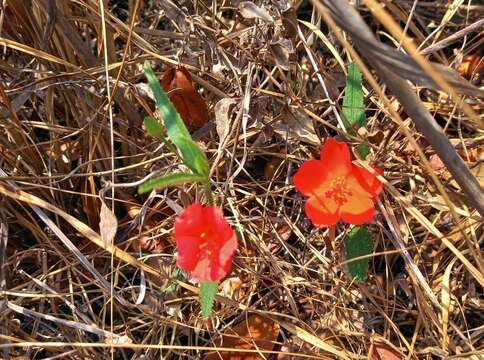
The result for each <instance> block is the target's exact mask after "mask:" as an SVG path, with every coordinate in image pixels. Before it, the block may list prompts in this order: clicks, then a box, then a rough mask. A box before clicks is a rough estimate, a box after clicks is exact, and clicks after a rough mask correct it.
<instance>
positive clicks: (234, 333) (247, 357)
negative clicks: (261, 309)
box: [205, 314, 280, 360]
mask: <svg viewBox="0 0 484 360" xmlns="http://www.w3.org/2000/svg"><path fill="white" fill-rule="evenodd" d="M279 330H280V325H279V323H277V322H275V321H273V320H271V319H268V318H265V317H262V316H260V315H257V314H254V315H250V316H249V317H248V318H247V320H243V321H241V322H240V323H238V324H237V325H235V326H234V327H233V328H231V329H229V330H227V332H226V335H223V337H222V345H221V347H226V348H233V349H234V350H235V349H254V350H255V349H257V348H258V349H259V350H261V351H263V350H267V351H271V350H273V349H274V345H275V341H276V340H277V337H278V336H279ZM266 358H267V356H265V357H263V356H261V355H260V354H259V353H257V352H254V353H240V352H239V353H238V352H237V351H231V352H218V351H217V352H212V353H209V354H207V355H206V356H205V360H220V359H224V360H255V359H257V360H258V359H266Z"/></svg>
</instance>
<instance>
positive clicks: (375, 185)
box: [351, 165, 383, 197]
mask: <svg viewBox="0 0 484 360" xmlns="http://www.w3.org/2000/svg"><path fill="white" fill-rule="evenodd" d="M372 167H373V169H374V170H375V173H376V174H377V175H383V170H382V169H380V168H378V167H376V166H372ZM351 173H352V175H353V176H354V177H355V178H356V179H357V180H358V182H359V184H360V185H361V187H363V188H364V189H365V190H366V191H367V192H368V193H370V194H371V195H372V196H373V197H376V196H378V195H379V194H380V193H381V191H382V190H383V184H382V182H381V181H380V180H378V178H377V177H376V176H375V175H374V174H372V173H371V172H369V171H368V170H366V169H365V168H362V167H359V166H356V165H353V169H352V171H351Z"/></svg>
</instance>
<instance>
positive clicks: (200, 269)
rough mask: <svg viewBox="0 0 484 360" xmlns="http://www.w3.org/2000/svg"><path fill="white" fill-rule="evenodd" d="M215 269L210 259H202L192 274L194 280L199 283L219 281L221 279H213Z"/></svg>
mask: <svg viewBox="0 0 484 360" xmlns="http://www.w3.org/2000/svg"><path fill="white" fill-rule="evenodd" d="M212 269H213V267H212V266H211V264H210V260H209V259H208V257H203V258H201V259H200V260H199V261H198V262H197V264H196V266H195V268H194V269H193V270H192V272H191V276H192V278H194V279H195V280H199V281H218V280H219V279H213V278H212V275H211V274H212Z"/></svg>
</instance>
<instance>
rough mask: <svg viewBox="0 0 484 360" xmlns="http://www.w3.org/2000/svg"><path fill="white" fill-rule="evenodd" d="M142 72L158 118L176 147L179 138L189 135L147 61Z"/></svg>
mask: <svg viewBox="0 0 484 360" xmlns="http://www.w3.org/2000/svg"><path fill="white" fill-rule="evenodd" d="M144 71H145V75H146V78H147V79H148V83H149V85H150V88H151V91H153V95H154V96H155V99H156V105H157V106H158V110H159V112H160V117H161V118H162V120H163V123H164V124H165V127H166V130H167V132H168V136H169V137H170V139H171V141H173V143H175V145H177V144H176V143H177V140H178V139H179V138H186V139H187V138H188V139H191V137H190V133H189V132H188V130H187V128H186V126H185V124H184V123H183V121H182V119H181V118H180V115H179V114H178V112H177V111H176V109H175V107H174V106H173V104H172V103H171V101H170V99H168V96H166V94H165V92H164V91H163V89H162V88H161V86H160V82H159V81H158V78H157V77H156V75H155V73H154V72H153V69H151V66H150V63H149V62H148V61H145V63H144ZM177 146H178V145H177Z"/></svg>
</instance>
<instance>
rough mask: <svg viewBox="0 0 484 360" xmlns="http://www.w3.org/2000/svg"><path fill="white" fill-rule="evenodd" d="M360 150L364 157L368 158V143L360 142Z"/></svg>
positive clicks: (358, 147) (359, 152) (358, 148)
mask: <svg viewBox="0 0 484 360" xmlns="http://www.w3.org/2000/svg"><path fill="white" fill-rule="evenodd" d="M356 149H357V150H358V154H360V156H361V158H362V159H366V157H367V156H368V155H370V147H369V146H368V145H366V144H360V145H358V146H357V147H356Z"/></svg>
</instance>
